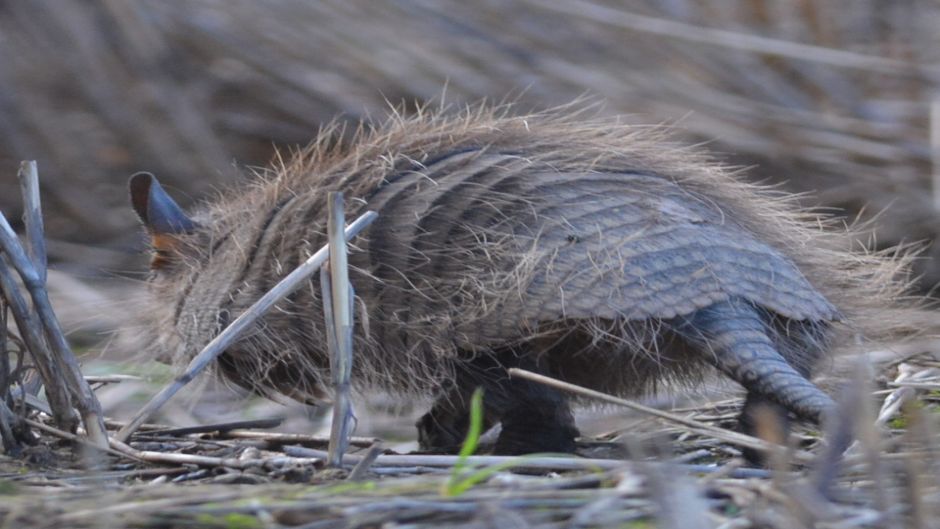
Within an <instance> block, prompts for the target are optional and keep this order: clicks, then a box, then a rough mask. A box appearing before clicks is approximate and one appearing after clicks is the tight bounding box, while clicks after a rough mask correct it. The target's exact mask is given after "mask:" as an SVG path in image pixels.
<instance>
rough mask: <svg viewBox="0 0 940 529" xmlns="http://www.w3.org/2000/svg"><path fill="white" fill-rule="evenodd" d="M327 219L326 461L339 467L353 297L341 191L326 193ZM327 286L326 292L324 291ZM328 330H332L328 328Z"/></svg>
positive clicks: (347, 418) (346, 422) (347, 410)
mask: <svg viewBox="0 0 940 529" xmlns="http://www.w3.org/2000/svg"><path fill="white" fill-rule="evenodd" d="M329 199H330V202H329V219H328V220H327V237H328V240H329V246H330V265H329V274H322V275H321V280H326V282H328V283H329V285H328V286H329V288H327V285H323V293H324V294H323V308H324V314H325V315H327V322H326V324H327V328H328V329H330V327H331V326H332V329H330V330H328V331H327V332H328V334H329V335H330V337H331V338H332V339H331V340H329V344H328V345H329V348H330V373H331V378H332V381H333V390H334V396H333V424H332V427H331V429H330V446H329V458H328V460H327V464H328V465H329V466H331V467H334V468H340V467H342V464H343V454H345V453H346V448H347V447H348V446H349V434H350V425H351V420H352V418H353V417H352V415H353V411H352V400H351V398H350V395H349V393H350V383H349V380H350V377H351V373H352V362H353V357H352V354H353V353H352V331H353V328H352V322H353V310H352V300H353V299H354V297H355V294H354V293H353V288H352V285H351V284H350V283H349V263H348V262H347V255H346V238H345V237H344V236H343V226H345V225H346V220H345V215H344V213H343V194H342V193H339V192H331V193H330V196H329ZM327 290H329V292H330V295H329V296H327V295H326V292H327ZM330 331H332V332H330Z"/></svg>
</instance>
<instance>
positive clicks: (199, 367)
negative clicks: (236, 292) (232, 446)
mask: <svg viewBox="0 0 940 529" xmlns="http://www.w3.org/2000/svg"><path fill="white" fill-rule="evenodd" d="M377 216H378V215H377V214H376V213H375V212H373V211H367V212H366V213H364V214H363V215H362V216H360V217H359V218H358V219H356V220H355V222H353V223H352V224H350V225H349V227H347V228H346V232H345V233H346V238H347V239H351V238H353V237H355V236H356V235H357V234H358V233H359V232H361V231H362V230H363V229H365V228H366V227H367V226H368V225H369V224H371V223H372V221H374V220H375V218H376V217H377ZM329 253H330V252H329V246H324V247H323V248H320V250H319V251H317V252H316V253H315V254H313V255H312V256H310V258H308V259H307V260H306V261H305V262H304V263H303V264H301V265H300V266H298V267H297V268H296V269H294V271H293V272H291V273H290V274H288V276H287V277H285V278H284V279H282V280H281V281H280V282H278V284H276V285H274V287H273V288H272V289H271V290H269V291H268V292H267V293H265V295H263V296H261V299H259V300H258V301H256V302H255V303H254V304H253V305H252V306H251V307H249V308H248V310H246V311H245V312H244V313H242V314H241V315H240V316H239V317H238V318H235V321H233V322H232V323H231V325H229V326H228V327H226V328H225V330H224V331H222V332H221V333H220V334H219V335H218V336H216V337H215V339H213V340H212V341H211V342H209V344H208V345H206V346H205V348H203V350H202V351H201V352H200V353H199V354H198V355H196V357H195V358H193V359H192V361H191V362H190V363H189V366H187V367H186V371H184V372H183V373H182V374H180V375H179V376H177V377H176V379H174V380H173V382H171V383H170V384H169V385H167V386H166V387H164V388H163V389H162V390H161V391H160V392H159V393H157V394H156V395H155V396H154V397H153V398H152V399H150V402H148V403H147V404H146V406H144V407H143V409H141V410H140V411H139V412H138V413H137V415H135V416H134V418H133V419H131V421H130V422H128V423H127V424H126V425H125V426H124V427H123V428H121V430H120V431H118V433H117V434H116V439H117V440H119V441H126V440H127V439H128V437H130V435H131V434H132V433H134V432H135V431H136V430H137V428H138V427H140V425H141V424H143V423H144V421H146V420H147V419H148V418H150V416H151V415H153V414H154V413H155V412H156V411H157V410H159V409H160V408H161V407H163V405H164V404H166V402H167V401H169V400H170V399H171V398H172V397H173V395H175V394H176V393H177V392H178V391H179V390H180V389H182V388H183V387H184V386H185V385H186V384H188V383H189V382H191V381H192V380H193V379H194V378H195V377H196V375H198V374H199V373H200V372H202V371H203V370H204V369H205V368H206V367H207V366H208V365H209V364H210V363H212V362H213V361H214V360H215V359H216V358H217V357H218V356H219V355H221V354H222V353H223V352H224V351H225V350H226V349H228V347H229V346H230V345H232V343H234V342H235V341H236V340H238V338H239V337H241V335H242V333H244V332H245V331H247V330H248V329H249V328H251V326H252V325H254V323H255V322H256V321H258V319H259V318H261V316H263V315H264V314H265V313H266V312H267V311H268V310H270V309H271V307H273V306H274V305H275V304H276V303H277V302H279V301H281V300H282V299H284V298H285V297H286V296H287V295H289V294H290V293H291V292H293V291H295V290H297V289H298V288H299V287H300V286H301V285H302V284H303V283H304V282H306V281H307V280H308V279H309V278H310V276H311V275H313V273H314V272H316V271H317V270H318V269H319V268H320V267H321V266H323V263H325V262H326V260H327V258H328V257H329Z"/></svg>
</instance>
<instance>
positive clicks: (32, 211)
mask: <svg viewBox="0 0 940 529" xmlns="http://www.w3.org/2000/svg"><path fill="white" fill-rule="evenodd" d="M16 176H17V178H18V179H19V181H20V190H21V192H22V195H23V221H24V224H25V225H26V243H27V246H26V248H27V250H28V251H29V257H30V259H31V260H32V262H33V266H35V267H36V272H37V273H38V274H39V281H40V282H42V283H45V282H46V266H47V263H46V243H45V238H44V237H43V223H42V209H41V207H40V205H39V172H38V171H37V170H36V161H35V160H29V161H26V162H20V170H19V172H18V173H17V175H16Z"/></svg>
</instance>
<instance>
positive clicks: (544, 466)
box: [284, 446, 770, 478]
mask: <svg viewBox="0 0 940 529" xmlns="http://www.w3.org/2000/svg"><path fill="white" fill-rule="evenodd" d="M284 453H285V454H287V455H289V456H291V457H297V458H315V459H326V457H327V453H326V452H324V451H323V450H316V449H313V448H305V447H302V446H285V447H284ZM366 457H369V455H368V454H367V455H365V456H362V455H358V454H349V455H347V456H346V458H345V459H346V462H347V463H349V464H354V465H358V464H360V463H362V461H363V460H364V459H365V458H366ZM459 462H463V463H466V464H467V465H470V466H474V467H482V466H495V465H500V466H504V467H505V468H506V469H509V468H525V469H535V470H559V471H562V470H619V469H624V468H627V469H630V468H636V467H635V465H636V462H635V461H623V460H619V459H589V458H583V457H562V456H539V455H527V456H469V457H466V458H463V457H461V456H449V455H423V454H408V455H397V454H392V455H384V454H382V455H378V456H376V458H375V461H373V463H372V466H373V467H433V468H441V467H444V468H448V467H453V466H454V465H456V464H458V463H459ZM675 466H676V467H678V468H681V469H683V470H686V471H689V472H701V473H709V474H710V473H714V472H722V471H723V467H720V466H713V465H689V464H683V463H675ZM731 475H733V476H738V477H760V478H767V477H770V471H768V470H764V469H759V468H739V469H735V470H734V471H732V472H731Z"/></svg>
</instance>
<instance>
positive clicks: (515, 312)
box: [130, 107, 905, 453]
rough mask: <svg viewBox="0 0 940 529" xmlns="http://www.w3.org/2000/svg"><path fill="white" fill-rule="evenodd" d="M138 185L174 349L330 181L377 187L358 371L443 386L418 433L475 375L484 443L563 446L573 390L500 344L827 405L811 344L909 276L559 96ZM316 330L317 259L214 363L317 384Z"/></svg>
mask: <svg viewBox="0 0 940 529" xmlns="http://www.w3.org/2000/svg"><path fill="white" fill-rule="evenodd" d="M130 188H131V198H132V203H133V206H134V208H135V210H136V212H137V213H138V215H139V216H140V218H141V219H142V221H143V223H144V225H145V226H146V228H147V230H148V231H149V233H150V235H151V237H152V242H153V249H154V252H155V254H154V255H155V257H154V260H153V264H152V268H153V272H152V275H151V280H150V286H149V288H150V293H151V300H152V301H151V303H150V304H149V305H148V306H147V310H146V311H144V312H145V314H144V318H145V319H146V320H147V325H146V327H145V328H146V329H148V334H147V336H148V342H149V343H150V344H151V346H152V348H153V349H154V353H155V354H160V355H164V356H165V355H169V356H170V357H172V358H173V359H175V360H176V361H178V362H186V361H187V360H188V359H189V358H191V357H192V356H193V355H194V354H196V353H197V352H198V351H199V350H200V348H201V347H202V346H204V345H205V344H206V343H207V342H208V341H209V340H211V339H212V338H213V337H214V336H215V335H216V334H217V333H218V332H219V331H220V329H221V328H222V327H224V326H225V325H226V324H227V323H228V322H229V321H231V320H232V319H233V318H234V317H236V316H237V315H238V314H240V313H241V312H242V311H244V310H245V309H246V308H247V307H248V306H249V305H251V303H253V302H254V301H255V300H257V299H258V298H259V297H260V296H261V295H262V294H263V293H264V292H266V291H267V290H268V289H269V288H270V287H271V286H273V285H274V284H275V283H276V282H277V281H278V280H279V279H280V278H282V277H283V276H284V275H286V274H287V273H289V272H290V271H291V270H292V269H293V268H294V267H295V266H297V265H298V264H299V263H301V262H302V261H303V260H304V259H305V258H306V257H307V256H308V255H309V254H310V253H311V252H313V251H315V250H316V249H317V248H319V247H320V246H322V245H323V244H325V242H326V238H325V231H326V229H325V228H326V200H327V198H326V197H327V194H328V192H329V191H343V192H344V193H345V195H346V196H347V197H348V198H349V199H350V200H349V201H348V202H349V207H348V208H349V210H350V211H349V213H350V214H356V213H357V212H360V211H364V210H367V209H371V210H375V211H377V212H378V213H379V219H380V220H379V221H378V222H377V223H375V224H374V225H372V226H371V227H370V228H368V229H367V230H366V231H365V232H364V233H363V234H362V235H361V236H360V237H359V238H357V239H355V240H354V241H352V244H353V248H352V253H351V254H350V257H349V260H350V266H351V272H350V274H351V280H352V282H353V284H354V286H355V288H356V293H357V305H358V306H359V307H360V308H361V311H360V312H361V315H362V316H363V317H362V318H359V322H360V323H359V324H358V325H357V327H356V329H355V339H354V346H355V355H356V356H355V361H354V368H353V378H354V382H355V383H356V384H357V386H358V387H360V388H364V389H368V388H376V387H378V388H383V389H385V390H389V391H393V392H397V393H405V394H421V395H429V394H433V395H436V396H437V397H436V400H435V402H434V403H433V405H432V407H431V409H430V411H429V412H428V413H427V414H425V415H424V416H423V417H422V418H421V419H420V420H419V421H418V430H419V440H420V443H421V446H422V448H424V449H427V450H441V451H451V450H454V449H456V448H457V447H458V446H459V444H460V442H461V441H462V439H463V437H464V435H465V434H466V431H467V423H468V416H469V412H468V403H469V395H470V393H471V392H472V391H473V389H474V388H476V387H478V386H482V387H483V388H484V421H485V423H486V425H493V424H496V423H500V424H501V426H502V429H501V433H500V434H499V437H498V439H497V441H496V445H495V451H496V452H499V453H527V452H535V451H572V450H574V448H575V438H576V437H577V436H578V435H579V434H578V429H577V427H576V425H575V423H574V419H573V414H572V411H571V408H570V405H569V402H568V399H567V398H566V396H565V395H563V394H562V393H560V392H558V391H557V390H555V389H551V388H548V387H545V386H541V385H537V384H535V383H533V382H529V381H526V380H521V379H517V378H511V377H509V376H508V375H507V368H510V367H522V368H526V369H530V370H534V371H536V372H540V373H544V374H548V375H551V376H554V377H558V378H560V379H562V380H566V381H570V382H573V383H577V384H581V385H585V386H588V387H591V388H594V389H597V390H601V391H605V392H609V393H614V394H618V395H627V396H635V395H640V394H644V393H647V392H650V391H653V390H655V389H656V388H657V387H658V386H659V385H661V384H662V383H663V382H670V383H671V382H679V383H694V382H696V381H699V380H701V379H702V378H703V376H704V374H707V373H709V372H710V371H715V370H717V371H718V372H720V373H723V374H724V375H726V376H728V377H730V378H731V379H733V380H734V381H736V382H737V383H739V384H740V385H741V386H743V387H744V389H745V390H746V391H747V399H746V402H745V405H744V409H743V410H742V415H741V424H742V427H744V428H745V429H748V428H750V427H752V425H753V414H754V410H756V409H757V408H758V406H760V405H764V404H769V405H771V406H774V407H776V408H777V409H778V410H780V411H781V412H790V413H792V414H793V415H795V416H797V417H799V418H801V419H805V420H810V421H815V422H818V421H820V420H821V419H822V417H823V416H824V415H825V414H826V413H827V411H828V410H830V409H831V408H832V407H833V401H832V399H831V398H830V397H829V396H828V395H827V394H826V393H824V392H823V391H821V390H820V389H819V388H817V387H816V386H815V385H814V384H813V383H812V382H810V376H811V374H812V371H813V369H814V367H815V366H816V365H817V363H818V361H819V360H820V359H821V358H823V357H824V356H825V355H826V354H827V353H828V352H829V351H830V350H831V349H832V348H833V347H836V346H838V345H839V344H840V341H843V340H844V339H845V336H847V335H849V334H852V335H855V336H858V335H859V333H864V332H867V331H871V332H872V333H874V334H877V333H879V332H882V331H885V329H879V328H876V327H878V325H879V324H878V323H877V319H875V318H868V317H867V315H868V314H870V313H872V312H873V311H876V310H878V309H879V307H881V308H884V307H887V306H888V305H890V304H891V303H893V302H894V299H895V298H897V296H898V295H900V294H901V293H902V292H903V290H904V288H905V283H904V281H903V280H900V279H897V278H896V275H895V272H896V271H897V269H898V268H900V267H902V266H903V263H902V262H901V260H899V259H897V258H891V257H886V256H883V255H872V254H867V253H863V252H852V251H849V250H847V249H846V248H847V246H846V244H845V241H847V240H849V239H850V238H851V233H849V232H847V231H846V230H845V229H838V228H832V227H829V228H826V227H824V226H823V224H824V223H823V222H822V221H820V218H819V217H818V216H817V215H814V214H811V213H807V212H805V211H803V210H800V209H799V208H797V207H796V206H795V205H794V203H793V201H792V199H791V197H788V196H785V195H780V194H778V193H775V192H773V191H772V190H768V189H763V188H760V187H757V186H754V185H751V184H748V183H745V182H743V181H741V180H739V179H738V178H737V177H736V176H735V175H734V174H732V173H731V172H729V171H727V170H725V169H723V168H721V167H720V166H718V165H717V164H715V163H714V162H712V161H711V160H709V159H708V157H707V156H705V155H703V154H700V153H698V152H696V151H695V150H692V149H689V148H685V147H682V146H678V145H675V144H672V143H670V142H669V141H668V140H667V139H665V138H664V137H663V134H662V133H661V131H659V130H658V129H655V128H649V127H646V128H644V127H631V126H627V125H623V124H620V123H619V122H616V121H612V120H603V119H596V118H590V117H584V116H583V115H582V114H581V113H577V112H570V111H566V110H558V111H550V112H545V113H541V114H535V115H525V116H514V115H512V113H511V111H509V110H506V109H503V108H501V109H491V108H486V107H478V108H473V109H470V110H467V111H465V112H462V113H461V112H458V113H455V114H448V113H446V112H442V113H435V112H429V111H427V110H425V111H422V112H419V113H418V115H417V116H415V117H410V118H406V117H402V116H400V115H395V116H393V117H392V118H390V119H389V120H388V122H386V123H384V124H380V125H376V126H374V127H373V128H365V127H364V128H363V129H362V131H361V132H359V133H358V134H357V135H356V136H355V137H354V138H353V139H351V140H349V141H348V142H336V141H334V140H332V139H331V136H330V135H329V134H328V133H324V135H323V136H322V137H321V138H319V139H318V140H317V141H316V142H315V143H314V144H313V145H312V146H311V147H309V148H308V149H306V150H305V151H303V152H301V153H299V154H298V155H297V156H296V157H295V158H294V159H293V160H292V161H290V162H288V163H282V164H280V165H278V166H275V167H273V168H271V169H269V170H266V171H263V172H261V173H260V174H257V175H256V176H255V181H254V183H253V184H252V185H251V186H248V187H245V188H242V189H237V190H234V191H231V192H229V193H228V194H226V195H225V196H223V197H221V198H219V199H218V200H216V201H214V202H210V203H208V204H205V205H204V206H203V207H201V208H199V209H198V210H197V211H196V212H195V213H193V214H192V216H187V215H186V214H185V213H184V212H183V210H182V209H181V208H180V207H179V206H177V205H176V204H175V203H174V202H173V200H172V199H171V198H170V197H169V195H168V194H167V193H166V192H165V191H164V190H163V189H162V188H161V187H160V185H159V183H158V182H157V181H156V180H155V178H153V177H152V176H150V175H148V174H140V175H136V176H135V177H133V178H132V180H131V182H130ZM872 322H876V323H872ZM889 325H890V324H889V323H887V322H886V321H885V322H883V324H882V327H887V326H889ZM845 329H850V330H851V331H852V332H851V333H846V332H844V330H845ZM888 331H890V329H888ZM325 335H326V333H325V329H324V323H323V314H322V308H321V298H320V292H319V286H318V285H317V284H313V283H311V284H310V285H309V287H306V288H301V289H300V290H298V291H296V292H295V293H294V294H292V295H291V296H290V297H289V298H288V299H286V300H285V301H283V302H281V303H280V304H279V305H278V306H277V307H276V308H275V309H274V310H273V311H271V313H270V314H268V315H267V316H265V317H264V318H263V320H262V322H261V323H260V324H258V325H257V326H256V328H255V329H253V331H252V332H251V333H249V335H248V336H245V337H244V338H242V339H241V340H240V341H239V342H237V343H236V344H235V345H233V346H232V347H230V348H229V349H228V350H227V351H226V352H225V353H224V354H223V355H222V356H221V357H220V358H219V361H218V365H217V368H218V371H219V372H220V374H221V375H222V376H223V377H224V378H226V379H227V380H230V381H232V382H234V383H236V384H238V385H240V386H244V387H246V388H250V389H252V390H254V391H256V392H258V393H260V394H264V395H271V394H283V395H287V396H289V397H292V398H296V399H299V400H302V401H305V402H319V401H322V400H324V399H327V398H328V397H329V395H328V388H329V380H330V378H329V373H328V371H329V360H328V354H327V351H326V343H327V341H326V339H325ZM712 368H714V369H712Z"/></svg>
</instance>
